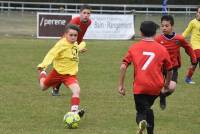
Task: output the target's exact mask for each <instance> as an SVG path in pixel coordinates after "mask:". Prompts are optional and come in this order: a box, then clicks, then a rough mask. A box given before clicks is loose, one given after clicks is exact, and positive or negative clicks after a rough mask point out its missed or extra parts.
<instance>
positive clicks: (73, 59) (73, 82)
mask: <svg viewBox="0 0 200 134" xmlns="http://www.w3.org/2000/svg"><path fill="white" fill-rule="evenodd" d="M79 30H80V29H79V27H77V26H76V25H72V24H68V25H67V27H66V29H65V33H64V37H63V38H61V39H60V40H59V41H58V42H57V43H56V45H55V46H54V47H53V48H52V49H51V50H50V51H49V52H48V53H47V55H46V56H45V58H44V60H43V61H42V63H40V64H39V65H38V66H37V68H38V70H39V73H40V79H39V82H40V87H41V89H42V90H43V91H44V90H47V89H48V88H49V87H52V86H54V85H56V84H59V83H64V84H65V86H67V87H69V88H70V89H71V91H72V97H71V111H72V112H77V113H78V114H79V116H80V117H82V116H83V114H84V111H83V110H79V104H80V87H79V84H78V80H77V77H76V74H77V73H78V63H79V57H78V44H77V43H76V40H77V37H78V31H79ZM52 62H53V69H52V71H51V72H50V73H49V74H48V75H46V72H45V71H44V70H45V69H46V68H47V67H48V66H49V65H50V64H51V63H52Z"/></svg>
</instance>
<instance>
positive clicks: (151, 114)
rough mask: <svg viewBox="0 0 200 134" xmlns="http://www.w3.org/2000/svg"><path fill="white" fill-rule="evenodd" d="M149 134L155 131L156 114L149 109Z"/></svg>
mask: <svg viewBox="0 0 200 134" xmlns="http://www.w3.org/2000/svg"><path fill="white" fill-rule="evenodd" d="M147 123H148V125H147V133H148V134H153V129H154V114H153V110H152V109H149V110H148V112H147Z"/></svg>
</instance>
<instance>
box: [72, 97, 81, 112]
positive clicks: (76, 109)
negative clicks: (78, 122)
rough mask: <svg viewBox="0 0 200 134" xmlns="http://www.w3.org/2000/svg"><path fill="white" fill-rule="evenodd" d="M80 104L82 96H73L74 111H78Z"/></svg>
mask: <svg viewBox="0 0 200 134" xmlns="http://www.w3.org/2000/svg"><path fill="white" fill-rule="evenodd" d="M79 104H80V98H78V97H72V98H71V111H72V112H75V111H78V107H79Z"/></svg>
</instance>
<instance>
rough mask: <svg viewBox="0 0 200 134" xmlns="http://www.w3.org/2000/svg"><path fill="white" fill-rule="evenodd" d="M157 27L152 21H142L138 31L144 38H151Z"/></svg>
mask: <svg viewBox="0 0 200 134" xmlns="http://www.w3.org/2000/svg"><path fill="white" fill-rule="evenodd" d="M158 28H159V26H158V25H157V24H156V23H154V22H153V21H143V22H142V23H141V25H140V31H141V33H142V36H144V37H153V36H154V35H155V34H156V30H157V29H158Z"/></svg>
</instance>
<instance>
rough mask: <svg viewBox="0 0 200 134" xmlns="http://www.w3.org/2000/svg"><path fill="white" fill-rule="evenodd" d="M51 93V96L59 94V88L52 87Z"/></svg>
mask: <svg viewBox="0 0 200 134" xmlns="http://www.w3.org/2000/svg"><path fill="white" fill-rule="evenodd" d="M51 94H52V96H60V94H59V89H56V88H53V89H52V92H51Z"/></svg>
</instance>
